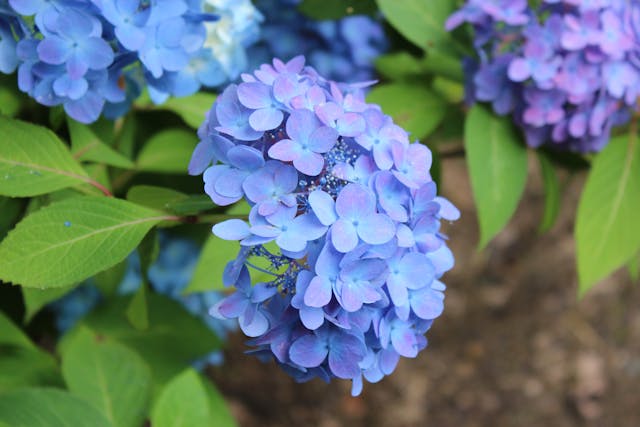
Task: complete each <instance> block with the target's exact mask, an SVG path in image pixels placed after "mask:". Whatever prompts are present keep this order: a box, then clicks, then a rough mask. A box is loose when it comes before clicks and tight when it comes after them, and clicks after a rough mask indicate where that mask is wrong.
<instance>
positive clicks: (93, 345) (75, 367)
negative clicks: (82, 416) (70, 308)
mask: <svg viewBox="0 0 640 427" xmlns="http://www.w3.org/2000/svg"><path fill="white" fill-rule="evenodd" d="M62 375H63V376H64V379H65V381H66V383H67V386H68V387H69V391H71V393H73V394H74V395H76V396H78V397H80V398H81V399H83V400H85V401H87V402H88V403H90V404H91V405H93V406H94V407H95V408H97V409H99V410H100V411H101V412H102V413H103V414H104V415H105V416H106V418H107V419H108V420H109V421H110V422H111V424H113V425H114V426H117V427H139V426H141V425H142V423H143V421H144V419H145V418H146V413H147V407H148V404H149V400H150V397H151V384H152V382H151V371H150V370H149V367H148V366H147V364H146V363H145V362H144V360H142V359H141V358H140V356H138V354H136V353H135V352H134V351H133V350H129V349H128V348H127V347H125V346H123V345H122V344H119V343H117V342H111V341H109V340H105V339H104V338H101V337H98V336H96V335H95V334H93V333H92V332H91V331H90V330H88V329H86V328H82V329H80V330H79V331H77V332H76V334H75V335H74V336H73V337H72V339H71V341H70V342H68V343H67V344H66V346H65V352H64V354H63V355H62Z"/></svg>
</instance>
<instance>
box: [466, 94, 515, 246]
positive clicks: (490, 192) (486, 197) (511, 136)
mask: <svg viewBox="0 0 640 427" xmlns="http://www.w3.org/2000/svg"><path fill="white" fill-rule="evenodd" d="M464 145H465V150H466V154H467V165H468V167H469V176H470V178H471V188H472V190H473V197H474V199H475V201H476V207H477V209H478V222H479V223H480V243H479V247H484V246H485V245H486V244H487V243H488V242H489V241H490V240H491V239H492V238H493V237H494V236H495V235H496V234H497V233H498V232H499V231H500V230H502V228H503V227H504V226H505V225H506V224H507V222H508V221H509V219H510V218H511V216H512V215H513V213H514V211H515V210H516V207H517V206H518V202H519V201H520V197H521V196H522V192H523V190H524V186H525V183H526V180H527V150H526V148H525V147H524V145H523V144H522V143H521V142H520V140H519V138H518V135H517V133H516V132H515V129H514V128H513V125H512V124H511V121H510V120H509V118H507V117H496V116H495V115H493V114H492V113H491V112H490V111H489V110H488V109H487V108H485V107H483V106H481V105H478V104H476V105H475V106H474V107H473V108H471V111H470V112H469V115H468V116H467V119H466V122H465V125H464Z"/></svg>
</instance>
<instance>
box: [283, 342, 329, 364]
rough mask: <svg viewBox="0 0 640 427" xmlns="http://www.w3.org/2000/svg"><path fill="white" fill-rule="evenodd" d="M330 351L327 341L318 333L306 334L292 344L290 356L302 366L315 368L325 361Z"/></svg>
mask: <svg viewBox="0 0 640 427" xmlns="http://www.w3.org/2000/svg"><path fill="white" fill-rule="evenodd" d="M328 352H329V348H328V347H327V343H326V341H324V340H321V339H320V338H318V337H317V336H316V335H305V336H303V337H301V338H298V339H297V340H295V341H294V342H293V344H291V347H290V348H289V357H290V358H291V361H292V362H293V363H296V364H298V365H300V366H303V367H305V368H315V367H316V366H320V365H321V364H322V362H324V359H325V358H326V357H327V353H328Z"/></svg>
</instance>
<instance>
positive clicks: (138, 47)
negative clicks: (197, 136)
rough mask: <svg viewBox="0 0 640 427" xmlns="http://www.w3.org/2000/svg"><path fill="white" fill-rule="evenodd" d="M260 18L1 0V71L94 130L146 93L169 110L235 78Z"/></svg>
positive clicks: (203, 8) (122, 4)
mask: <svg viewBox="0 0 640 427" xmlns="http://www.w3.org/2000/svg"><path fill="white" fill-rule="evenodd" d="M219 18H221V19H219ZM261 19H262V16H261V15H260V14H259V12H257V10H256V9H255V8H253V6H252V5H251V2H250V1H249V0H242V1H234V2H231V1H229V0H0V27H1V28H0V53H2V57H3V59H2V60H0V62H2V65H1V66H0V71H2V72H5V73H10V72H12V71H13V70H14V69H15V67H16V65H17V66H18V84H19V87H20V90H22V91H24V92H26V93H28V94H29V95H30V96H31V97H33V98H34V99H35V100H36V101H37V102H39V103H41V104H43V105H46V106H56V105H63V106H64V109H65V111H66V112H67V114H69V115H70V116H71V117H73V118H74V119H76V120H78V121H80V122H83V123H90V122H93V121H95V120H96V119H97V118H98V117H99V116H100V114H101V113H102V112H104V114H105V115H106V116H107V117H110V118H114V117H118V116H119V115H122V114H124V113H125V112H126V111H127V110H128V109H129V107H130V104H131V102H132V100H133V99H134V98H136V97H138V96H139V95H140V93H141V91H142V89H143V88H144V87H145V86H146V87H148V89H149V95H150V97H151V99H152V100H153V101H154V102H156V103H161V102H164V101H165V100H166V99H167V98H168V97H169V96H186V95H190V94H193V93H195V92H197V91H198V90H199V89H200V87H201V86H207V87H213V86H216V85H220V84H222V83H225V82H227V81H228V80H229V79H230V78H236V77H237V76H238V74H239V69H242V68H244V67H245V66H246V64H245V63H246V58H245V57H244V48H245V46H246V45H248V44H250V43H251V42H253V41H254V40H255V39H256V38H257V23H258V22H259V21H260V20H261ZM27 22H29V23H30V24H27ZM7 23H8V24H7ZM16 30H17V31H16ZM5 54H6V55H5Z"/></svg>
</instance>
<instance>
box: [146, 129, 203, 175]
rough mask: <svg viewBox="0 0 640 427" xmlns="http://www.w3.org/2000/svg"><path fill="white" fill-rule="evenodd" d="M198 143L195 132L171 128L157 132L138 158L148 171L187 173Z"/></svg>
mask: <svg viewBox="0 0 640 427" xmlns="http://www.w3.org/2000/svg"><path fill="white" fill-rule="evenodd" d="M197 143H198V137H197V136H196V134H195V133H194V132H188V131H186V130H183V129H169V130H165V131H162V132H160V133H157V134H155V135H154V136H153V137H151V139H149V140H148V141H147V142H146V144H145V145H144V146H143V147H142V150H141V151H140V154H139V155H138V159H137V161H136V162H137V167H138V169H139V170H142V171H146V172H164V173H181V174H186V173H187V167H188V166H189V160H190V159H191V153H193V149H194V148H195V146H196V144H197Z"/></svg>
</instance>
